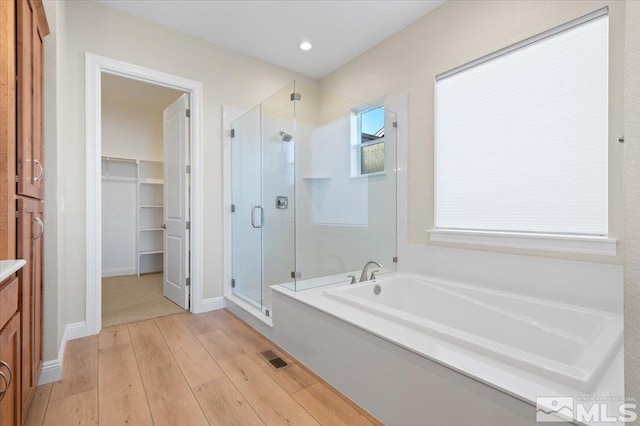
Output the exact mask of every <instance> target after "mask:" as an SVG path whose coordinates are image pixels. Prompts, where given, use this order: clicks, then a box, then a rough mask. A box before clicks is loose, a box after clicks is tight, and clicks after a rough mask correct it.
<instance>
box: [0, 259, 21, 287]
mask: <svg viewBox="0 0 640 426" xmlns="http://www.w3.org/2000/svg"><path fill="white" fill-rule="evenodd" d="M26 264H27V261H26V260H24V259H13V260H0V282H2V281H4V280H6V279H7V278H9V277H10V276H11V275H13V274H15V273H16V272H18V271H19V270H20V269H22V267H23V266H24V265H26Z"/></svg>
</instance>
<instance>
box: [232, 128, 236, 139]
mask: <svg viewBox="0 0 640 426" xmlns="http://www.w3.org/2000/svg"><path fill="white" fill-rule="evenodd" d="M231 137H232V138H235V137H236V129H231Z"/></svg>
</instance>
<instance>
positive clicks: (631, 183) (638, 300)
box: [624, 1, 640, 424]
mask: <svg viewBox="0 0 640 426" xmlns="http://www.w3.org/2000/svg"><path fill="white" fill-rule="evenodd" d="M626 18H627V22H626V33H627V34H626V38H625V66H624V68H625V75H624V78H625V84H624V92H625V93H624V100H625V102H624V107H625V129H624V134H625V144H624V151H625V152H624V192H625V235H627V238H626V241H627V243H626V244H625V262H624V275H625V279H624V287H625V292H624V296H625V297H624V300H625V302H624V317H625V377H626V383H625V387H626V394H627V396H633V397H635V398H638V399H640V34H639V33H638V31H640V2H637V1H630V2H627V14H626ZM635 424H640V422H636V423H635Z"/></svg>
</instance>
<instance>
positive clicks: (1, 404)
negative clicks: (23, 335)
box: [0, 313, 22, 426]
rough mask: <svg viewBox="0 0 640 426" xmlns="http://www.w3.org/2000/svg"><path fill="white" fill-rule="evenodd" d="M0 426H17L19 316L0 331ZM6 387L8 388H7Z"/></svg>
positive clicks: (19, 401) (18, 403) (18, 416)
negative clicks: (0, 374) (0, 375)
mask: <svg viewBox="0 0 640 426" xmlns="http://www.w3.org/2000/svg"><path fill="white" fill-rule="evenodd" d="M0 373H2V375H3V376H4V377H5V378H6V381H5V379H3V378H2V377H0V395H3V394H2V392H3V391H4V390H5V389H6V391H5V392H4V396H0V426H19V425H21V424H22V420H21V416H20V405H21V401H22V398H21V397H20V396H21V395H20V314H17V313H16V314H15V315H14V316H13V317H12V318H11V320H9V322H8V323H7V326H6V327H5V328H3V329H2V330H0ZM7 385H8V387H7Z"/></svg>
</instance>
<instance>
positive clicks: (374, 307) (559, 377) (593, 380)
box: [323, 273, 622, 393]
mask: <svg viewBox="0 0 640 426" xmlns="http://www.w3.org/2000/svg"><path fill="white" fill-rule="evenodd" d="M402 278H410V279H415V280H417V281H419V282H424V283H425V285H429V284H430V283H432V284H435V285H436V286H437V285H443V286H451V287H457V288H462V289H469V290H473V291H477V292H480V293H485V294H496V295H500V296H505V297H510V298H514V299H518V300H523V301H526V302H530V303H537V304H544V305H546V306H551V307H556V308H561V309H564V310H568V311H574V312H581V313H588V314H591V315H596V316H599V317H602V319H603V321H604V323H603V324H602V330H601V331H600V334H598V335H597V336H596V337H595V338H593V339H592V340H590V341H589V345H588V346H587V347H586V348H585V351H584V352H583V353H582V354H581V355H580V356H579V357H578V358H577V359H576V362H575V363H574V364H565V363H562V362H561V361H556V360H553V359H549V358H545V357H544V356H542V355H537V354H533V353H530V352H527V351H526V350H523V349H518V348H515V347H513V346H509V345H508V344H506V343H501V342H496V341H493V340H491V339H489V338H487V337H483V336H476V335H474V334H472V333H469V332H467V331H465V330H459V329H456V328H454V327H451V326H449V325H446V324H442V323H439V322H437V321H433V320H430V319H428V318H423V317H420V316H419V315H415V314H411V313H405V312H402V311H399V310H398V309H396V308H392V307H388V306H385V305H383V304H381V303H377V302H375V301H371V300H369V299H364V298H362V297H360V296H357V295H353V294H349V293H350V290H353V289H358V288H364V287H371V286H373V285H374V284H385V283H387V282H388V281H390V280H394V279H402ZM323 295H324V296H326V297H329V298H332V299H334V300H337V301H338V302H341V303H345V304H348V305H349V306H352V307H354V308H355V309H362V310H365V311H367V312H369V313H372V314H374V315H376V314H379V315H381V316H382V317H383V318H385V319H387V320H389V321H392V322H396V323H397V324H399V325H400V326H404V327H409V328H412V329H415V330H417V331H421V332H424V333H427V334H429V335H431V336H433V337H435V338H437V339H441V340H444V341H446V342H449V343H452V344H454V345H456V346H462V347H464V348H466V349H469V350H471V351H473V352H477V353H479V354H481V355H483V356H487V357H489V358H492V357H496V358H497V360H498V361H500V362H503V363H505V364H510V365H513V366H514V367H516V368H519V369H522V370H525V371H528V372H531V373H533V374H535V375H538V376H542V377H545V378H547V379H549V380H552V381H554V382H558V383H561V384H566V385H567V386H570V387H572V388H575V389H577V390H580V391H582V392H585V393H589V392H591V391H593V389H594V388H595V386H596V385H597V382H598V381H599V380H600V379H601V377H602V375H603V374H604V372H605V370H606V369H607V366H608V364H609V363H610V362H611V360H612V359H613V357H614V356H615V354H616V352H617V351H618V350H619V349H620V347H621V343H622V327H621V323H622V319H621V317H620V316H619V315H617V314H614V313H609V312H604V311H599V310H595V309H592V308H583V307H578V306H574V305H569V304H566V303H558V302H553V301H548V300H545V299H538V298H535V297H528V296H521V295H518V294H515V293H509V292H505V291H496V290H492V289H486V288H479V287H477V286H471V285H468V284H461V283H456V282H451V281H446V280H440V279H431V278H430V277H423V276H420V275H416V274H410V273H398V274H395V275H393V276H390V274H388V275H386V276H385V277H382V278H380V279H376V280H374V281H367V282H365V283H357V284H354V285H348V286H339V287H336V288H332V289H325V291H324V292H323ZM616 322H620V324H616ZM427 330H430V331H427ZM609 333H616V334H615V335H610V334H609ZM603 344H605V345H606V349H604V350H601V351H599V353H596V354H595V355H596V356H590V355H593V352H592V351H590V349H593V348H594V347H596V348H597V347H599V346H602V345H603ZM585 364H586V365H585Z"/></svg>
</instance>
